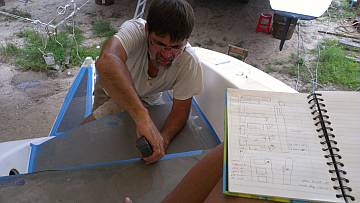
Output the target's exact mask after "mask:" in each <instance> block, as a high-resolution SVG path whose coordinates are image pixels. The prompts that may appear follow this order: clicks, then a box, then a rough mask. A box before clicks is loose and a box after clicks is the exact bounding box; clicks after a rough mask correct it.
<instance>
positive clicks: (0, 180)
mask: <svg viewBox="0 0 360 203" xmlns="http://www.w3.org/2000/svg"><path fill="white" fill-rule="evenodd" d="M22 176H23V175H22V174H18V175H11V176H1V177H0V187H3V186H22V185H25V179H23V178H22Z"/></svg>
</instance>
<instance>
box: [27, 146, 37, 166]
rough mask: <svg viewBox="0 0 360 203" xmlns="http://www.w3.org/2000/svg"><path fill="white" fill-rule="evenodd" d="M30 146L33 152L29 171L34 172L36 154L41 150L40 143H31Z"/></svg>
mask: <svg viewBox="0 0 360 203" xmlns="http://www.w3.org/2000/svg"><path fill="white" fill-rule="evenodd" d="M30 147H31V152H30V159H29V167H28V173H32V172H34V169H35V161H36V155H37V153H38V152H39V145H36V144H33V143H30Z"/></svg>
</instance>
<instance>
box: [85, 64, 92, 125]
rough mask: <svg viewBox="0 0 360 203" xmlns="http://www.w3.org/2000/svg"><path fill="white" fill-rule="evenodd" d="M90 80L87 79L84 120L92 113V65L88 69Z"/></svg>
mask: <svg viewBox="0 0 360 203" xmlns="http://www.w3.org/2000/svg"><path fill="white" fill-rule="evenodd" d="M87 73H88V78H87V90H86V106H85V114H84V118H86V117H88V116H89V115H90V114H91V113H92V85H93V78H92V74H93V69H92V68H91V65H90V66H89V67H88V68H87Z"/></svg>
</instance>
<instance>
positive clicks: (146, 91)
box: [115, 18, 203, 103]
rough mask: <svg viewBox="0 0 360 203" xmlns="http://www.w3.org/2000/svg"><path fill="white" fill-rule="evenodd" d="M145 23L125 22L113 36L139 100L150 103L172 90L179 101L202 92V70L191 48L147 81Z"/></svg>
mask: <svg viewBox="0 0 360 203" xmlns="http://www.w3.org/2000/svg"><path fill="white" fill-rule="evenodd" d="M145 23H146V21H145V20H143V19H140V18H139V19H132V20H128V21H126V22H124V23H123V24H122V25H121V27H120V29H119V31H118V33H116V35H115V37H116V38H118V39H119V40H120V42H121V44H122V46H123V47H124V49H125V52H126V54H127V61H126V65H127V67H128V69H129V72H130V74H131V77H132V79H133V81H134V85H135V89H136V91H137V94H138V95H139V97H140V98H141V99H142V100H144V101H146V102H149V103H151V101H154V100H156V99H158V98H159V96H160V95H161V92H163V91H166V90H173V96H174V98H175V99H179V100H185V99H189V98H191V97H192V96H194V95H197V94H200V92H201V91H202V88H203V83H202V68H201V65H200V61H199V59H198V58H197V57H196V55H195V53H194V50H193V49H192V47H191V46H190V44H188V45H187V46H186V48H185V51H184V52H183V53H181V54H180V55H179V56H177V57H176V58H175V59H174V61H173V63H172V65H171V66H170V67H168V68H161V69H160V70H159V72H158V74H157V76H156V77H155V78H150V77H149V75H148V55H147V53H148V43H147V38H146V32H145Z"/></svg>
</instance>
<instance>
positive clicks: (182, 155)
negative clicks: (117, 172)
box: [58, 150, 203, 170]
mask: <svg viewBox="0 0 360 203" xmlns="http://www.w3.org/2000/svg"><path fill="white" fill-rule="evenodd" d="M202 153H203V150H195V151H189V152H181V153H174V154H166V155H165V156H163V157H162V158H161V159H160V160H169V159H173V158H179V157H191V156H196V155H200V154H202ZM137 161H141V158H132V159H126V160H117V161H111V162H106V163H95V164H84V165H80V166H70V167H65V168H61V169H58V170H79V169H89V168H94V167H101V166H102V167H104V166H112V165H117V164H129V163H134V162H137Z"/></svg>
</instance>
